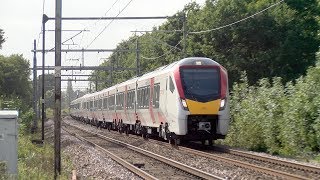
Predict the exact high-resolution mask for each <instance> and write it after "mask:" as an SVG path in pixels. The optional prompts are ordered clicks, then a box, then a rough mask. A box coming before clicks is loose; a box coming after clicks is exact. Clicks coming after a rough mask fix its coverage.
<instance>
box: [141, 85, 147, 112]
mask: <svg viewBox="0 0 320 180" xmlns="http://www.w3.org/2000/svg"><path fill="white" fill-rule="evenodd" d="M142 92H143V93H142V98H143V100H142V107H143V108H145V106H146V98H147V94H146V89H145V88H144V89H143V90H142Z"/></svg>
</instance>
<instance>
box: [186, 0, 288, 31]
mask: <svg viewBox="0 0 320 180" xmlns="http://www.w3.org/2000/svg"><path fill="white" fill-rule="evenodd" d="M282 2H284V0H281V1H279V2H277V3H274V4H272V5H271V6H269V7H267V8H265V9H263V10H261V11H258V12H256V13H254V14H252V15H251V16H248V17H246V18H243V19H240V20H238V21H235V22H233V23H230V24H227V25H224V26H220V27H216V28H213V29H208V30H203V31H195V32H189V34H202V33H207V32H211V31H216V30H219V29H223V28H226V27H229V26H232V25H235V24H238V23H240V22H242V21H245V20H247V19H249V18H252V17H254V16H256V15H258V14H261V13H263V12H264V11H266V10H268V9H270V8H272V7H274V6H277V5H279V4H280V3H282Z"/></svg>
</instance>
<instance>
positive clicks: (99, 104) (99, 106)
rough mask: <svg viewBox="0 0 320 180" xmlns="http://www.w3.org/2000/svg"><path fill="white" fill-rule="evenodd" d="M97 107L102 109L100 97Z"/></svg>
mask: <svg viewBox="0 0 320 180" xmlns="http://www.w3.org/2000/svg"><path fill="white" fill-rule="evenodd" d="M98 108H99V109H102V99H99V103H98Z"/></svg>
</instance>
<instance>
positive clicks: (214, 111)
mask: <svg viewBox="0 0 320 180" xmlns="http://www.w3.org/2000/svg"><path fill="white" fill-rule="evenodd" d="M212 62H214V61H212V60H210V61H209V60H204V61H202V60H199V61H197V60H194V61H192V62H188V64H187V65H182V66H180V67H179V68H177V70H176V72H175V73H174V76H175V80H176V85H177V89H178V91H179V95H180V99H181V105H182V108H183V109H184V111H181V112H180V115H179V116H180V117H184V118H183V119H184V121H186V123H181V125H182V126H184V128H186V130H187V131H186V135H184V136H181V137H180V138H181V139H182V140H188V141H189V140H195V141H202V142H204V140H209V143H211V142H212V140H216V139H223V138H224V137H225V135H226V134H227V130H228V127H229V121H230V120H229V119H230V118H229V116H230V114H229V109H230V107H229V101H228V98H229V93H228V80H227V72H226V70H225V69H224V68H223V67H222V66H221V65H219V64H217V63H216V62H214V63H212ZM190 63H194V64H196V65H194V64H191V65H190ZM180 129H183V127H180Z"/></svg>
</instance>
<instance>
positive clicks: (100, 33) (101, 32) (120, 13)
mask: <svg viewBox="0 0 320 180" xmlns="http://www.w3.org/2000/svg"><path fill="white" fill-rule="evenodd" d="M132 1H133V0H130V1H129V2H128V3H127V4H126V6H125V7H124V8H123V9H122V10H121V11H120V12H119V13H118V14H117V15H116V17H118V16H119V15H120V14H121V13H122V12H123V11H124V10H125V9H126V8H127V7H128V6H129V5H130V3H131V2H132ZM113 21H114V19H112V20H111V21H110V22H109V23H108V24H107V25H106V26H105V27H104V28H103V29H102V31H101V32H100V33H99V34H98V35H97V36H96V37H95V38H94V39H93V40H92V41H91V42H90V43H89V44H88V45H87V47H86V48H88V47H89V46H91V45H92V43H93V42H94V41H96V40H97V39H98V38H99V36H100V35H101V34H102V33H103V32H104V31H105V30H106V29H107V28H108V27H109V26H110V24H111V23H112V22H113Z"/></svg>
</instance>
